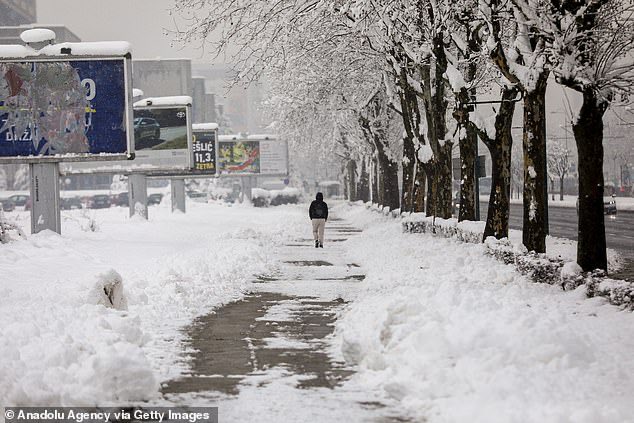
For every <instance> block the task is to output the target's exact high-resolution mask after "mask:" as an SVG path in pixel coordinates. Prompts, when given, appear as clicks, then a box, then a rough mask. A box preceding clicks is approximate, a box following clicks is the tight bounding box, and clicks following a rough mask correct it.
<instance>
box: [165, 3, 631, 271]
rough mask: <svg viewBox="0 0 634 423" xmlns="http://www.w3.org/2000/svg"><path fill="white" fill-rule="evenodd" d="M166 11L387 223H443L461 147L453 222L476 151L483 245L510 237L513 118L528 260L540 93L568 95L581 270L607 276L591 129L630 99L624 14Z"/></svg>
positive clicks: (534, 229) (467, 208) (332, 6)
mask: <svg viewBox="0 0 634 423" xmlns="http://www.w3.org/2000/svg"><path fill="white" fill-rule="evenodd" d="M176 9H177V10H178V11H179V12H180V13H181V14H182V15H183V16H184V17H185V18H186V19H188V20H189V26H188V28H187V29H186V30H184V31H183V32H182V33H180V34H179V36H180V40H181V41H182V42H187V43H191V42H196V41H199V42H203V43H206V42H209V41H210V40H212V39H216V40H219V41H218V42H217V47H218V51H227V50H228V49H229V48H231V49H237V53H236V55H235V57H236V62H237V67H238V73H237V81H241V82H247V83H248V82H250V81H253V80H255V79H258V78H266V79H268V81H270V83H271V87H272V93H273V95H272V97H271V99H270V101H269V104H268V106H269V107H270V109H271V110H273V114H274V116H275V118H276V120H277V122H278V130H279V132H280V134H281V135H283V136H284V137H286V138H287V139H289V140H301V143H309V144H310V145H311V149H313V151H319V153H320V154H325V155H326V154H330V155H332V154H337V155H339V156H340V157H341V158H342V159H343V160H344V162H345V165H344V172H345V175H347V176H346V179H347V181H349V187H348V192H349V194H350V195H351V196H352V197H359V198H362V199H363V197H364V196H368V195H369V194H370V193H369V187H370V186H371V187H373V189H374V190H375V191H376V192H374V193H373V194H374V196H373V198H375V199H378V201H379V202H380V203H381V204H383V205H385V206H388V207H390V208H391V209H397V208H400V209H401V210H403V211H413V212H419V211H425V212H426V213H427V214H428V215H433V216H437V217H442V218H449V217H451V213H452V152H453V149H454V147H457V148H458V150H459V153H460V160H461V181H460V203H461V207H460V214H459V219H460V220H473V219H474V218H475V207H476V201H478V199H477V198H476V195H475V162H476V151H477V140H478V139H480V140H481V141H482V142H483V143H484V144H485V145H486V146H487V148H488V149H489V152H490V155H491V159H492V187H491V196H490V200H489V206H488V214H487V221H486V227H485V232H484V237H485V238H486V237H488V236H494V237H496V238H504V237H507V236H508V229H509V228H508V221H509V201H510V187H511V174H512V171H513V169H512V166H511V161H512V160H511V150H512V146H513V137H512V135H511V128H512V123H513V119H514V116H515V114H516V110H515V109H516V106H517V105H518V104H521V105H522V109H521V112H522V113H523V119H522V121H523V131H522V132H523V134H522V142H521V144H522V153H523V167H522V179H523V204H524V218H523V242H524V245H525V246H526V247H527V248H528V249H529V250H532V251H536V252H545V249H546V243H545V238H546V233H547V221H546V219H547V206H548V204H547V201H548V196H547V184H548V180H549V177H548V173H547V145H546V144H547V143H546V107H545V99H546V87H547V84H548V81H549V80H552V79H553V78H554V80H555V81H556V82H557V83H559V84H561V85H563V86H565V87H567V88H568V89H571V90H574V91H577V92H578V93H579V94H580V96H581V97H582V99H583V104H582V106H581V108H580V110H579V112H578V116H577V117H576V119H575V120H574V121H573V123H572V131H573V133H574V138H575V142H576V147H577V152H578V158H577V163H578V174H579V237H578V262H579V264H580V265H581V267H582V268H583V269H584V270H593V269H595V268H600V269H606V267H607V258H606V251H605V229H604V225H603V173H602V169H603V143H602V136H603V121H602V117H603V114H604V113H605V111H606V110H607V108H608V107H609V106H610V104H611V103H613V102H615V101H617V100H618V101H621V100H626V99H627V95H628V94H629V90H630V85H631V80H632V76H633V75H632V72H633V67H632V62H631V58H632V57H631V56H632V55H631V53H632V52H631V49H632V42H633V41H634V32H633V31H632V29H633V27H632V24H633V22H634V21H633V20H632V12H633V10H634V9H632V6H631V5H630V4H629V2H627V1H625V0H457V1H452V0H334V1H333V0H330V1H326V0H277V1H275V2H262V1H257V0H241V1H230V0H180V1H179V2H177V5H176ZM297 142H300V141H297ZM399 160H401V161H402V163H401V166H400V167H401V168H402V190H401V191H399V182H398V179H399V178H398V177H399V175H398V172H399ZM564 165H565V164H564ZM553 166H555V165H553V164H551V169H552V168H553ZM370 179H374V180H375V183H372V184H370V183H368V181H369V180H370ZM399 192H400V193H401V194H399Z"/></svg>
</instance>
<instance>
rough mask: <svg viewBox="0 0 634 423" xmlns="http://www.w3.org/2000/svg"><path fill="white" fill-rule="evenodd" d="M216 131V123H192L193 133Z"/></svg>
mask: <svg viewBox="0 0 634 423" xmlns="http://www.w3.org/2000/svg"><path fill="white" fill-rule="evenodd" d="M216 129H218V124H217V123H211V122H209V123H193V124H192V130H193V131H213V130H216Z"/></svg>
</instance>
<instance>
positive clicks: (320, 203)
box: [308, 192, 328, 220]
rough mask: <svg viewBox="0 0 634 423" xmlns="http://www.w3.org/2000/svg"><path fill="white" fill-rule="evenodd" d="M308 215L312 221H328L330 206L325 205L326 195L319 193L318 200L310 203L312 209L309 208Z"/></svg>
mask: <svg viewBox="0 0 634 423" xmlns="http://www.w3.org/2000/svg"><path fill="white" fill-rule="evenodd" d="M308 215H309V216H310V218H311V220H312V219H326V220H328V204H326V203H324V195H323V194H322V193H321V192H318V193H317V197H316V200H314V201H313V202H312V203H310V207H309V208H308Z"/></svg>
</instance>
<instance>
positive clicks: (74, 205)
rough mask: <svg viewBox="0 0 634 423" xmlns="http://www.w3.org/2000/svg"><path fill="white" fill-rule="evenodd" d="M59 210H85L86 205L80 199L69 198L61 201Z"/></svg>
mask: <svg viewBox="0 0 634 423" xmlns="http://www.w3.org/2000/svg"><path fill="white" fill-rule="evenodd" d="M59 208H60V209H62V210H72V209H83V208H84V205H83V204H82V202H81V199H80V198H79V197H68V198H62V199H61V200H60V204H59Z"/></svg>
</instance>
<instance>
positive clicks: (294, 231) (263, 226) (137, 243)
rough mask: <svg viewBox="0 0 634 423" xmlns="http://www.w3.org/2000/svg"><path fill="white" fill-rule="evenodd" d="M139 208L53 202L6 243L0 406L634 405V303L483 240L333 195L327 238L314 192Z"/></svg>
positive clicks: (368, 415) (253, 416) (438, 415)
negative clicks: (512, 257)
mask: <svg viewBox="0 0 634 423" xmlns="http://www.w3.org/2000/svg"><path fill="white" fill-rule="evenodd" d="M150 212H151V214H150V219H149V221H144V220H142V219H138V218H134V217H133V218H129V217H128V216H127V210H125V209H122V208H111V209H107V210H103V211H93V212H90V213H86V211H83V212H82V211H70V212H65V213H64V216H63V221H64V232H63V235H61V236H60V235H57V234H55V233H52V232H42V233H39V234H35V235H30V236H28V238H27V239H20V240H17V241H15V242H12V243H10V244H6V245H2V255H1V258H0V263H1V267H2V269H3V278H2V280H3V283H2V285H1V286H0V290H1V291H0V294H1V295H0V323H1V324H0V337H1V339H2V340H3V342H2V344H0V345H1V348H2V350H1V351H0V356H2V357H3V360H2V361H1V363H0V398H2V399H3V403H4V405H5V406H14V405H64V406H78V405H83V406H88V405H100V406H107V405H116V406H124V405H141V406H152V405H183V404H186V405H197V406H202V405H213V406H218V407H219V417H220V421H271V420H277V421H323V422H330V421H333V420H336V419H341V418H343V419H346V420H347V421H351V422H352V421H354V422H357V421H359V422H365V421H368V422H372V421H415V422H417V421H429V422H453V421H471V422H498V421H499V422H511V421H515V422H522V421H540V422H626V421H634V418H633V417H632V414H631V404H632V392H634V356H633V355H632V354H631V351H632V350H633V349H634V339H633V338H632V336H631V332H632V328H633V327H634V316H633V315H632V314H631V313H630V312H628V311H623V310H621V309H620V308H618V307H615V306H613V305H610V304H608V303H607V301H606V300H605V299H602V298H591V299H588V298H587V297H586V293H585V287H584V286H582V287H580V288H577V289H576V290H573V291H568V292H565V291H562V290H561V288H559V287H557V286H551V285H545V284H538V283H534V282H532V281H531V280H529V279H528V278H527V277H526V276H522V275H521V274H519V273H518V272H517V271H516V270H515V268H514V267H513V266H512V265H506V264H503V263H501V262H499V261H496V260H495V259H494V258H493V257H490V256H488V255H486V253H485V248H484V246H483V245H482V244H467V243H463V242H460V241H458V240H456V239H446V238H443V237H439V236H433V235H430V234H409V233H403V231H402V225H401V222H400V219H395V218H393V217H388V216H385V215H383V214H382V213H378V212H377V211H375V210H372V209H370V208H368V207H366V206H365V205H361V204H354V205H350V204H348V203H343V202H338V203H337V204H336V205H335V206H334V207H333V206H332V205H331V218H330V219H329V221H328V224H327V230H326V239H325V243H324V244H325V245H324V248H323V249H315V248H314V246H313V243H312V237H311V235H312V234H311V227H310V222H309V220H308V216H307V205H289V206H280V207H277V208H269V209H258V208H253V207H249V206H244V205H228V204H225V203H210V204H201V203H191V207H190V210H189V211H188V213H187V214H180V213H176V214H172V213H171V212H170V211H169V209H168V206H166V205H164V204H163V205H160V206H156V207H152V208H151V210H150ZM10 217H11V218H12V219H14V221H17V222H24V221H25V220H26V219H27V217H26V213H24V212H21V211H18V212H14V213H12V214H11V216H10ZM86 219H92V220H93V221H94V223H96V227H97V228H98V229H97V230H95V231H91V230H90V229H88V226H87V225H83V224H82V221H83V220H86ZM116 280H120V281H121V286H120V288H121V290H120V291H117V293H116V295H113V297H114V298H112V299H108V298H107V297H106V296H105V295H104V286H105V285H108V284H109V283H112V282H113V281H116ZM112 303H114V305H113V304H112ZM205 340H206V342H205ZM227 349H229V350H228V351H229V353H228V354H227Z"/></svg>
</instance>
